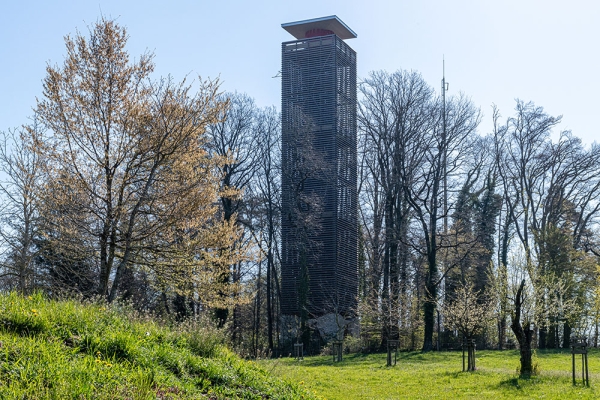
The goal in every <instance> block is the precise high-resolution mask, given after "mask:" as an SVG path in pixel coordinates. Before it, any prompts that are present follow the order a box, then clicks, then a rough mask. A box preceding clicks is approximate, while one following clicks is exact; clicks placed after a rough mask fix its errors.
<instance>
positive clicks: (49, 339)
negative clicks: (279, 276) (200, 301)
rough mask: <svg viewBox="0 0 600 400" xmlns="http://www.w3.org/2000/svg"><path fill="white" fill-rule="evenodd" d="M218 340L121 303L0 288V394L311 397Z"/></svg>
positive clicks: (209, 333) (204, 331) (198, 328)
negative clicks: (89, 301) (58, 298)
mask: <svg viewBox="0 0 600 400" xmlns="http://www.w3.org/2000/svg"><path fill="white" fill-rule="evenodd" d="M221 342H222V341H221V339H220V338H219V336H218V334H217V333H216V332H214V331H213V330H211V329H208V328H206V327H202V326H201V325H195V326H194V325H191V324H186V325H183V326H179V327H177V328H169V327H167V326H166V325H165V324H161V323H158V322H156V321H155V320H153V319H151V318H149V317H145V316H142V315H138V314H135V313H133V312H131V311H129V310H127V309H126V308H124V307H119V306H111V307H106V306H103V305H101V304H89V305H82V304H80V303H78V302H76V301H48V300H46V299H44V298H43V296H41V295H39V294H37V295H34V296H29V297H22V296H19V295H16V294H14V293H12V294H7V295H0V398H7V399H12V398H20V399H45V398H50V399H52V398H55V399H69V398H70V399H205V398H209V399H219V398H227V399H232V398H244V399H300V398H311V396H310V395H309V394H308V393H307V392H306V391H305V390H304V389H303V388H301V387H300V386H298V385H294V384H289V383H286V382H284V381H282V380H280V379H278V378H273V377H270V376H269V375H268V373H267V372H265V370H263V369H262V368H260V367H259V366H258V365H256V364H254V363H252V362H247V361H244V360H241V359H240V358H239V357H237V356H236V355H235V354H233V353H232V352H231V351H229V350H228V349H227V348H226V347H225V346H223V345H222V344H221Z"/></svg>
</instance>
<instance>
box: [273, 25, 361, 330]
mask: <svg viewBox="0 0 600 400" xmlns="http://www.w3.org/2000/svg"><path fill="white" fill-rule="evenodd" d="M281 26H282V27H283V28H284V29H285V30H286V31H288V32H289V33H291V34H292V35H293V36H294V37H295V38H296V40H293V41H290V42H284V43H282V45H281V63H282V67H281V75H282V85H281V110H282V265H281V311H282V314H284V315H301V314H302V313H303V311H306V314H305V315H306V316H308V317H310V318H314V317H319V316H322V315H325V314H330V313H337V314H342V315H344V316H351V315H352V314H353V312H354V310H355V309H356V304H357V295H358V218H357V203H358V195H357V177H356V176H357V161H356V52H355V51H354V50H352V49H351V48H350V47H349V46H348V45H347V44H346V43H345V42H344V39H351V38H356V34H355V33H354V32H353V31H352V30H351V29H350V28H348V26H346V24H344V23H343V22H342V21H341V20H340V19H339V18H338V17H336V16H330V17H324V18H317V19H311V20H306V21H299V22H291V23H287V24H282V25H281Z"/></svg>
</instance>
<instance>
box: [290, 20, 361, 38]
mask: <svg viewBox="0 0 600 400" xmlns="http://www.w3.org/2000/svg"><path fill="white" fill-rule="evenodd" d="M281 27H282V28H283V29H285V30H286V31H288V32H289V33H290V34H291V35H292V36H294V37H295V38H296V39H304V38H307V37H310V35H309V33H311V32H319V31H324V32H325V31H330V32H332V33H334V34H335V35H336V36H338V37H339V38H340V39H344V40H346V39H354V38H356V37H357V35H356V33H355V32H354V31H353V30H352V29H350V28H349V27H348V25H346V24H345V23H344V22H343V21H342V20H341V19H339V18H338V17H337V16H335V15H331V16H329V17H321V18H314V19H306V20H304V21H296V22H288V23H285V24H281Z"/></svg>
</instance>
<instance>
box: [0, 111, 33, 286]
mask: <svg viewBox="0 0 600 400" xmlns="http://www.w3.org/2000/svg"><path fill="white" fill-rule="evenodd" d="M40 129H41V127H40V125H39V124H38V122H37V119H35V118H34V119H33V121H32V123H31V124H30V125H27V126H24V127H21V128H20V129H15V130H9V131H8V132H0V172H2V176H3V178H4V179H3V180H2V181H1V182H0V196H1V197H2V200H3V202H2V208H1V209H0V215H1V220H2V226H1V227H0V239H1V241H2V246H1V247H2V248H3V249H4V251H5V253H4V254H3V257H2V258H3V260H2V264H1V269H2V273H1V274H0V277H1V278H3V280H5V281H6V282H7V286H8V288H16V289H18V290H19V291H20V292H21V293H28V292H30V291H31V290H32V289H34V288H35V287H36V271H35V263H34V258H35V257H36V255H37V250H36V246H35V239H36V236H37V234H38V228H39V220H38V219H39V204H38V198H37V189H38V187H39V186H40V185H41V181H40V178H41V166H42V163H43V161H42V158H41V157H40V155H39V154H37V153H36V152H35V151H34V150H33V147H32V145H33V143H32V142H31V134H30V132H33V131H36V132H37V131H39V130H40Z"/></svg>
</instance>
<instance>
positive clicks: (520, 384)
mask: <svg viewBox="0 0 600 400" xmlns="http://www.w3.org/2000/svg"><path fill="white" fill-rule="evenodd" d="M537 383H539V378H538V377H537V376H529V375H521V376H513V377H511V378H508V379H504V380H502V381H500V383H499V384H498V388H499V389H517V390H522V389H523V388H524V387H527V386H533V385H535V384H537Z"/></svg>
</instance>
